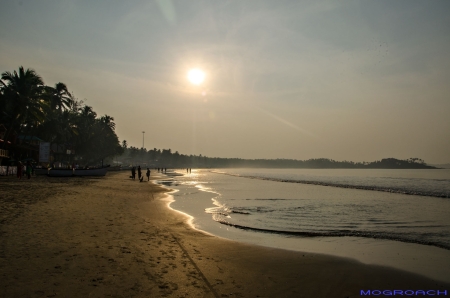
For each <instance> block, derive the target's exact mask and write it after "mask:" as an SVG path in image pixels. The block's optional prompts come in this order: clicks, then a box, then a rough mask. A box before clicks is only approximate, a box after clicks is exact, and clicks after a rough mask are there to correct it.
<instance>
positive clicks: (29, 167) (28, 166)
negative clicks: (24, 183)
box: [25, 161, 32, 179]
mask: <svg viewBox="0 0 450 298" xmlns="http://www.w3.org/2000/svg"><path fill="white" fill-rule="evenodd" d="M31 170H32V169H31V162H30V161H27V169H26V170H25V173H26V174H27V178H28V179H30V178H31Z"/></svg>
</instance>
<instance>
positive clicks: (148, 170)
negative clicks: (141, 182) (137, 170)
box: [146, 168, 150, 181]
mask: <svg viewBox="0 0 450 298" xmlns="http://www.w3.org/2000/svg"><path fill="white" fill-rule="evenodd" d="M146 175H147V181H150V169H149V168H147V174H146Z"/></svg>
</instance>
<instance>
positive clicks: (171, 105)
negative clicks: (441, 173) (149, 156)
mask: <svg viewBox="0 0 450 298" xmlns="http://www.w3.org/2000/svg"><path fill="white" fill-rule="evenodd" d="M0 2H1V10H0V28H2V30H0V71H1V72H4V71H13V70H17V69H18V68H19V66H24V67H25V68H31V69H34V70H35V71H36V72H37V73H38V74H39V75H40V76H41V77H42V78H43V79H44V82H45V84H47V85H51V86H53V85H55V84H56V83H58V82H63V83H65V84H66V85H67V86H68V89H69V90H70V91H71V92H73V93H74V95H75V97H76V98H78V99H79V100H83V101H85V103H86V104H87V105H90V106H92V107H93V109H94V110H95V111H96V112H97V113H98V115H99V116H101V115H105V114H107V115H109V116H112V117H114V120H115V123H116V132H117V135H118V136H119V139H120V141H122V140H126V141H127V143H128V144H129V145H130V146H135V147H139V148H141V147H142V145H143V136H144V147H146V148H147V149H152V148H158V149H169V148H170V149H171V150H172V151H173V152H175V151H178V152H179V153H181V154H188V155H189V154H195V155H199V154H202V155H203V156H209V157H229V158H231V157H238V158H251V159H256V158H288V159H291V158H292V159H301V160H304V159H310V158H330V159H334V160H352V161H375V160H380V159H382V158H388V157H394V158H399V159H406V158H410V157H418V158H422V159H424V160H425V162H427V163H431V164H438V163H450V18H449V17H448V15H449V13H450V1H447V0H434V1H416V0H396V1H391V0H378V1H353V0H352V1H350V0H347V1H335V0H333V1H298V0H277V1H273V0H246V1H240V0H221V1H219V0H209V1H206V0H189V1H185V0H178V1H176V0H147V1H140V0H136V1H113V0H108V1H106V0H97V1H87V0H80V1H68V0H54V1H53V0H34V1H31V0H21V1H13V0H10V1H7V0H0ZM192 68H199V69H201V70H203V71H204V72H205V74H206V78H205V81H204V82H203V83H202V84H201V85H198V86H197V85H194V84H191V83H190V82H189V81H188V80H187V73H188V71H189V70H190V69H192ZM143 131H145V134H143V133H142V132H143Z"/></svg>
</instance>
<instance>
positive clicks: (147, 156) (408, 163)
mask: <svg viewBox="0 0 450 298" xmlns="http://www.w3.org/2000/svg"><path fill="white" fill-rule="evenodd" d="M122 147H123V149H124V154H123V155H122V156H120V157H119V158H117V160H119V161H122V163H124V164H144V163H145V164H146V165H148V166H154V167H170V168H187V167H194V168H318V169H333V168H341V169H343V168H346V169H427V168H428V169H430V168H434V167H432V166H428V165H427V164H426V163H425V161H423V160H422V159H420V158H409V159H405V160H400V159H396V158H385V159H382V160H379V161H373V162H353V161H336V160H333V159H328V158H316V159H309V160H296V159H241V158H220V157H206V156H202V155H201V154H200V155H185V154H180V153H178V151H176V152H174V153H172V150H171V149H162V150H161V149H156V148H154V149H151V150H147V149H145V148H137V147H133V146H131V147H128V145H127V142H126V141H123V142H122Z"/></svg>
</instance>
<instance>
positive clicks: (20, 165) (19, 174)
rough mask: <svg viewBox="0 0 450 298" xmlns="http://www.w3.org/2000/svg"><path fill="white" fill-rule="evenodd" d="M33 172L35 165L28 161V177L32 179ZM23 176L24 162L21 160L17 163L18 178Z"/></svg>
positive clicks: (26, 169)
mask: <svg viewBox="0 0 450 298" xmlns="http://www.w3.org/2000/svg"><path fill="white" fill-rule="evenodd" d="M32 172H33V167H32V166H31V162H30V161H27V165H26V168H25V174H26V175H27V178H28V179H31V173H32ZM22 176H23V163H22V162H20V161H19V163H18V165H17V178H18V179H22Z"/></svg>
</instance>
